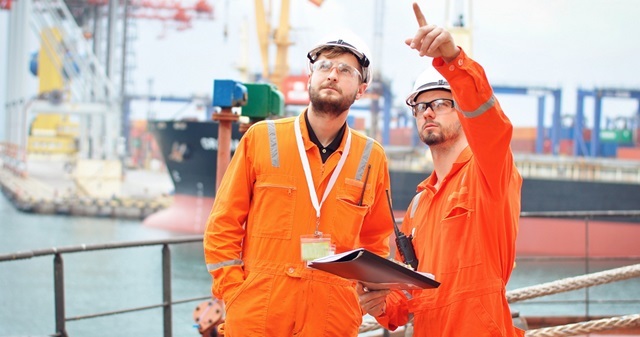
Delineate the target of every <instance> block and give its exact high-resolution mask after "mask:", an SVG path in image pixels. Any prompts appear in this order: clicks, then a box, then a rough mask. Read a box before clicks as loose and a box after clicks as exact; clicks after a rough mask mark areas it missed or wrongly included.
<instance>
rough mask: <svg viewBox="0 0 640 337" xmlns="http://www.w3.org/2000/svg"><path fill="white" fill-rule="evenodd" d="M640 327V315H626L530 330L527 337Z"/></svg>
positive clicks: (570, 334) (568, 334) (547, 336)
mask: <svg viewBox="0 0 640 337" xmlns="http://www.w3.org/2000/svg"><path fill="white" fill-rule="evenodd" d="M636 326H640V314H634V315H626V316H619V317H611V318H603V319H597V320H593V321H587V322H580V323H573V324H567V325H559V326H554V327H550V328H541V329H535V330H529V331H527V332H526V333H525V336H526V337H563V336H576V335H584V334H588V333H592V332H598V331H604V330H611V329H618V328H631V327H636Z"/></svg>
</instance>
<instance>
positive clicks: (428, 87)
mask: <svg viewBox="0 0 640 337" xmlns="http://www.w3.org/2000/svg"><path fill="white" fill-rule="evenodd" d="M433 90H446V91H448V92H451V86H450V85H449V83H447V82H444V83H443V82H432V83H426V84H423V85H421V86H419V87H418V88H417V89H415V90H413V91H412V92H411V93H410V94H409V96H407V99H405V103H406V104H407V105H409V106H411V105H414V104H416V97H418V96H419V95H420V94H422V93H423V92H427V91H433Z"/></svg>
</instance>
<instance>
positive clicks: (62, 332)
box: [53, 253, 67, 337]
mask: <svg viewBox="0 0 640 337" xmlns="http://www.w3.org/2000/svg"><path fill="white" fill-rule="evenodd" d="M53 289H54V297H55V311H56V333H57V335H58V336H61V337H67V329H66V327H65V321H66V316H65V312H64V308H65V303H64V263H63V261H62V255H60V254H59V253H58V254H56V255H55V256H54V258H53Z"/></svg>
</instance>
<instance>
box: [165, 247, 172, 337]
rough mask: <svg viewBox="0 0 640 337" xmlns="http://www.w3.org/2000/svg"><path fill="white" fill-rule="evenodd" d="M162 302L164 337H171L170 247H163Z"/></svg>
mask: <svg viewBox="0 0 640 337" xmlns="http://www.w3.org/2000/svg"><path fill="white" fill-rule="evenodd" d="M162 301H163V302H164V310H163V316H164V317H163V319H164V337H171V336H172V331H173V326H172V320H173V317H172V314H171V249H170V248H169V245H167V244H164V245H162Z"/></svg>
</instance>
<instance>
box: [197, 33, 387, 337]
mask: <svg viewBox="0 0 640 337" xmlns="http://www.w3.org/2000/svg"><path fill="white" fill-rule="evenodd" d="M368 55H369V54H368V52H367V51H366V47H364V46H363V45H362V44H358V41H357V40H356V38H355V37H352V38H347V37H344V36H337V38H335V39H328V40H324V41H323V42H322V43H320V44H319V45H318V46H316V47H315V48H313V49H311V51H310V52H309V53H308V55H307V57H308V65H309V82H308V87H309V96H310V104H309V106H308V107H307V108H306V109H305V110H304V111H303V112H302V113H301V114H300V115H299V116H297V117H288V118H282V119H277V120H268V121H263V122H259V123H256V124H255V125H253V126H252V127H250V128H249V130H248V131H247V132H246V133H245V135H244V136H243V137H242V139H241V140H240V143H239V145H238V147H237V149H236V151H235V154H234V156H233V158H232V160H231V163H230V165H229V168H228V169H227V171H226V173H225V175H224V177H223V179H222V183H221V186H220V188H219V189H218V191H217V197H216V200H215V203H214V205H213V208H212V210H211V214H210V216H209V219H208V223H207V228H206V232H205V235H204V249H205V261H206V264H207V269H208V270H209V272H210V273H211V275H212V276H213V286H212V292H213V295H214V296H215V297H217V298H220V299H222V300H223V301H224V305H225V309H226V318H225V323H224V326H223V330H224V334H225V336H227V337H237V336H277V337H281V336H357V334H358V330H359V328H360V325H361V323H362V315H363V314H362V311H361V308H360V305H359V301H358V294H357V293H356V290H355V283H354V282H352V281H348V280H345V279H342V278H339V277H337V276H334V275H331V274H329V273H325V272H323V271H319V270H314V269H311V268H309V267H307V263H306V261H309V260H312V259H314V258H317V257H321V256H326V255H329V254H331V253H333V252H336V253H341V252H344V251H348V250H352V249H355V248H359V247H363V248H366V249H367V250H370V251H371V252H373V253H375V254H378V255H380V256H384V257H386V256H388V255H389V252H390V248H389V236H390V235H391V233H392V231H393V219H392V217H391V213H390V211H389V208H388V207H389V206H388V202H387V198H386V190H388V189H389V185H390V182H389V172H388V166H387V159H386V155H385V153H384V150H383V149H382V147H381V146H380V144H378V143H377V142H376V141H374V140H373V139H371V138H369V137H366V136H365V135H363V134H361V133H359V132H356V131H354V130H351V129H350V128H349V126H348V125H347V123H346V121H347V115H348V114H349V109H350V107H351V105H352V104H353V102H354V101H355V100H356V99H359V98H361V97H362V95H363V94H364V92H365V90H366V89H367V85H368V84H369V83H370V80H371V70H370V64H369V63H370V61H369V58H368V57H369V56H368ZM249 99H251V98H249Z"/></svg>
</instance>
